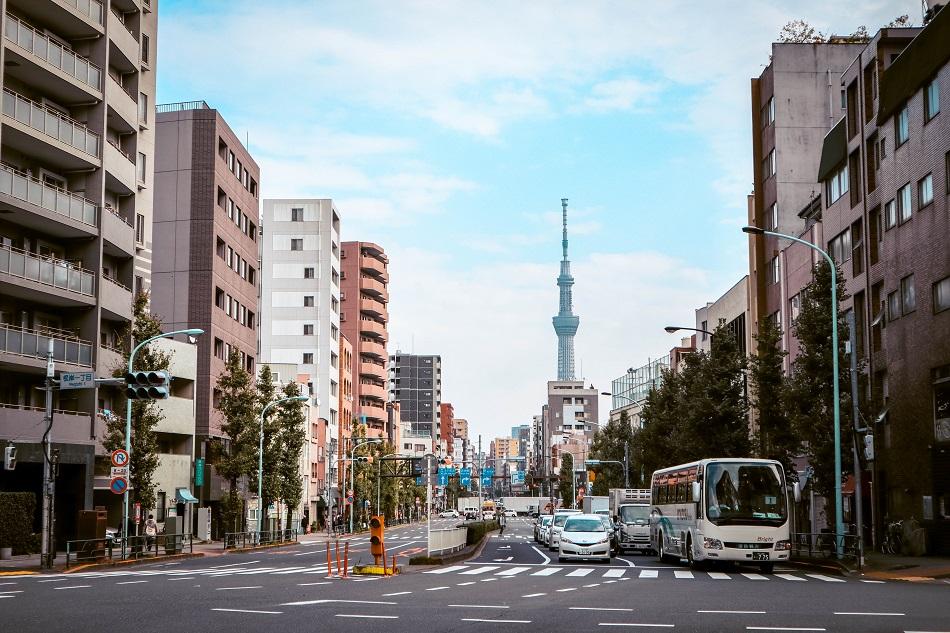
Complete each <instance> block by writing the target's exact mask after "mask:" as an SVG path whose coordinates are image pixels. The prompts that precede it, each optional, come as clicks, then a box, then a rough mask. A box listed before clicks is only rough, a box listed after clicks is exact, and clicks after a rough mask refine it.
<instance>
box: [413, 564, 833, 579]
mask: <svg viewBox="0 0 950 633" xmlns="http://www.w3.org/2000/svg"><path fill="white" fill-rule="evenodd" d="M422 573H424V574H436V575H445V574H458V575H462V576H500V577H502V578H505V577H511V576H541V577H549V576H558V577H566V578H585V577H591V578H610V579H613V580H617V579H621V580H631V579H634V578H637V579H641V580H657V579H662V578H670V577H672V578H674V579H676V580H698V579H704V578H705V579H711V580H739V579H746V580H755V581H762V580H766V581H768V580H780V581H794V582H807V581H808V580H816V581H821V582H845V580H843V579H841V578H834V577H831V576H825V575H822V574H802V575H796V574H790V573H778V574H756V573H750V572H739V573H724V572H717V571H710V572H698V571H696V572H694V571H691V570H688V569H668V568H663V569H642V568H639V567H609V568H607V569H603V568H593V567H576V566H572V567H555V566H550V565H534V566H512V567H505V566H502V565H478V564H474V565H473V564H467V565H451V566H449V567H439V568H438V569H430V570H428V571H424V572H422Z"/></svg>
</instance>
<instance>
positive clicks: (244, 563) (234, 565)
mask: <svg viewBox="0 0 950 633" xmlns="http://www.w3.org/2000/svg"><path fill="white" fill-rule="evenodd" d="M259 562H261V561H259V560H249V561H245V562H243V563H228V564H227V565H212V566H211V567H209V568H208V569H224V568H225V567H238V566H239V565H253V564H254V563H259Z"/></svg>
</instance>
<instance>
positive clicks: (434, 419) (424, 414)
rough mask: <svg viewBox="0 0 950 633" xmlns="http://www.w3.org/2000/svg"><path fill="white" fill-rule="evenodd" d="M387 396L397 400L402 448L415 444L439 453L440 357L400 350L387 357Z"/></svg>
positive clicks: (412, 446)
mask: <svg viewBox="0 0 950 633" xmlns="http://www.w3.org/2000/svg"><path fill="white" fill-rule="evenodd" d="M389 398H390V400H392V401H393V402H398V403H399V415H400V419H401V422H402V425H403V430H402V444H403V446H402V449H403V450H407V451H414V452H418V451H416V447H417V446H425V447H426V450H428V451H433V452H434V453H436V454H439V452H440V451H441V441H442V439H443V438H442V435H441V426H440V424H439V420H440V416H441V412H440V407H439V405H440V404H441V402H442V358H441V357H440V356H423V355H416V354H404V353H402V352H399V351H397V352H396V353H395V354H394V355H392V356H390V357H389Z"/></svg>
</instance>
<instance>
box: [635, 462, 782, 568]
mask: <svg viewBox="0 0 950 633" xmlns="http://www.w3.org/2000/svg"><path fill="white" fill-rule="evenodd" d="M794 494H795V497H796V499H797V497H798V494H799V493H798V485H797V484H796V485H795V488H794ZM651 496H652V502H651V507H650V538H651V542H652V543H653V547H654V549H655V550H656V552H657V554H658V555H659V557H660V560H661V561H663V562H679V561H680V560H681V559H684V558H685V559H686V560H687V561H689V564H690V566H692V567H696V566H698V565H700V564H702V563H703V561H734V562H739V563H748V564H753V565H758V566H759V567H761V569H762V571H764V572H765V573H771V572H772V569H773V567H774V564H775V562H776V561H780V562H781V561H786V560H788V558H789V555H790V553H791V548H792V544H791V540H790V536H789V507H788V506H789V503H788V495H787V492H786V486H785V472H784V469H783V468H782V465H781V464H780V463H779V462H777V461H773V460H769V459H740V458H735V459H731V458H721V459H702V460H699V461H696V462H692V463H689V464H682V465H680V466H673V467H672V468H664V469H663V470H657V471H655V472H654V473H653V481H652V495H651Z"/></svg>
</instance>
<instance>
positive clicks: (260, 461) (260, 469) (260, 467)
mask: <svg viewBox="0 0 950 633" xmlns="http://www.w3.org/2000/svg"><path fill="white" fill-rule="evenodd" d="M309 399H310V397H309V396H291V397H289V398H278V399H277V400H272V401H271V402H268V403H267V405H266V406H265V407H264V408H263V409H261V425H260V429H261V432H260V440H259V444H258V447H257V504H258V508H257V510H258V514H257V532H258V534H260V533H261V532H263V531H264V495H263V493H264V415H265V414H266V413H267V410H268V409H270V408H271V407H273V406H276V405H278V404H280V403H281V402H306V401H307V400H309Z"/></svg>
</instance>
